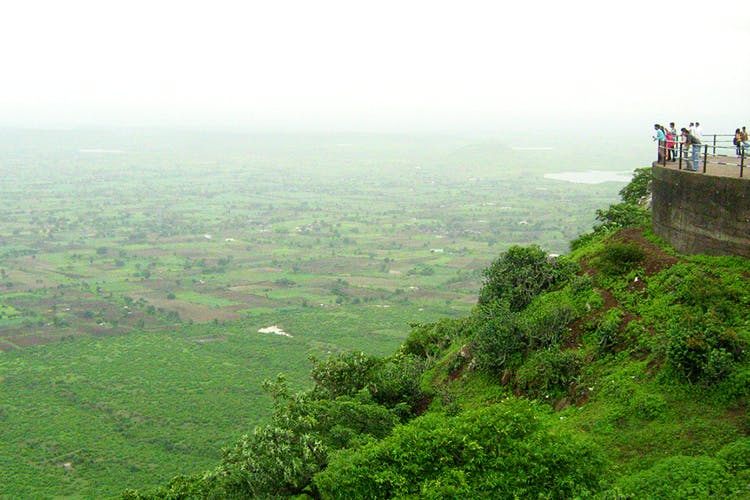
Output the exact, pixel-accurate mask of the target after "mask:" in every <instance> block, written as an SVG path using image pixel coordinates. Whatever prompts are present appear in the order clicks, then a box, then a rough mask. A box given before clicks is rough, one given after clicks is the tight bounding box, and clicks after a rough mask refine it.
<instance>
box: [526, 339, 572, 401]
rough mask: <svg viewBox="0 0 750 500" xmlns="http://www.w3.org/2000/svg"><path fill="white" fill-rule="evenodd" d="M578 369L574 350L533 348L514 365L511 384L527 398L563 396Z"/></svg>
mask: <svg viewBox="0 0 750 500" xmlns="http://www.w3.org/2000/svg"><path fill="white" fill-rule="evenodd" d="M580 370H581V360H580V356H579V354H578V352H577V351H573V350H570V349H566V350H561V349H548V350H542V351H537V352H535V353H534V354H533V355H532V356H530V357H529V358H528V359H527V360H526V361H525V362H524V364H523V366H521V368H519V369H518V372H517V373H516V378H515V383H514V385H515V388H516V390H517V391H519V392H520V393H522V394H524V395H526V396H528V397H531V398H543V399H546V398H552V399H556V398H558V397H562V396H565V395H566V394H567V393H568V390H569V389H570V387H571V385H572V384H573V382H575V380H576V378H577V377H578V375H579V373H580Z"/></svg>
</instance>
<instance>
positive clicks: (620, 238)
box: [566, 228, 680, 350]
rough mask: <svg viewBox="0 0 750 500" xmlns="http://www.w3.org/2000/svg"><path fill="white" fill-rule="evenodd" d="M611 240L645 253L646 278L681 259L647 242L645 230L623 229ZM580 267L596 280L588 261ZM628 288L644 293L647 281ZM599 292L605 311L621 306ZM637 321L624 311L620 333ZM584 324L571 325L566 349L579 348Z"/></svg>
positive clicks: (595, 272)
mask: <svg viewBox="0 0 750 500" xmlns="http://www.w3.org/2000/svg"><path fill="white" fill-rule="evenodd" d="M611 240H612V241H616V242H618V243H625V244H631V245H634V246H637V247H638V248H639V249H640V250H641V251H642V252H643V256H644V257H643V260H642V261H641V263H640V267H641V268H642V269H643V272H644V274H645V276H644V277H648V276H653V275H654V274H657V273H659V272H661V271H663V270H664V269H667V268H669V267H671V266H673V265H675V264H677V263H678V262H679V261H680V259H679V258H677V257H675V256H674V255H670V254H668V253H667V252H665V251H664V249H663V248H661V247H660V246H658V245H656V244H655V243H653V242H651V241H649V240H647V239H646V238H645V237H644V236H643V228H627V229H623V230H621V231H618V232H617V233H615V234H614V235H612V237H611ZM580 265H581V268H582V269H583V272H584V273H586V274H588V275H589V276H591V277H593V278H596V274H597V270H596V269H595V268H594V267H593V266H592V265H591V263H590V262H588V261H587V260H586V259H582V260H581V261H580ZM628 288H629V290H631V291H643V290H644V289H645V288H646V281H645V280H643V279H637V280H636V281H633V282H631V283H630V284H629V285H628ZM598 290H599V293H600V294H601V297H602V300H603V301H604V306H603V310H605V311H607V310H609V309H612V308H614V307H618V306H619V304H618V303H617V299H615V296H614V295H613V294H612V292H610V291H609V290H607V289H604V288H600V289H598ZM637 319H638V317H637V316H635V315H633V314H632V313H631V312H630V311H624V315H623V318H622V321H621V323H620V328H619V331H620V333H622V332H623V331H624V330H625V328H626V327H627V326H628V324H629V323H630V322H631V321H633V320H637ZM583 322H584V320H582V319H579V320H576V321H574V322H573V323H571V324H570V325H569V326H570V329H571V336H570V338H569V339H568V341H567V342H566V347H568V348H571V349H575V348H577V347H578V346H579V344H580V340H581V337H582V336H583V332H582V329H581V325H582V323H583ZM622 348H623V346H615V350H621V349H622Z"/></svg>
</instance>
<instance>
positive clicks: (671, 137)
mask: <svg viewBox="0 0 750 500" xmlns="http://www.w3.org/2000/svg"><path fill="white" fill-rule="evenodd" d="M664 133H665V135H666V136H667V146H666V147H667V151H666V153H667V160H669V161H676V160H675V158H676V156H675V151H674V148H675V144H677V134H676V133H675V131H674V123H670V124H669V128H668V129H665V131H664Z"/></svg>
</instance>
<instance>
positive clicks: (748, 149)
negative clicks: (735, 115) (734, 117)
mask: <svg viewBox="0 0 750 500" xmlns="http://www.w3.org/2000/svg"><path fill="white" fill-rule="evenodd" d="M743 148H744V153H745V154H748V153H750V140H748V136H747V128H746V127H742V132H740V153H742V152H743Z"/></svg>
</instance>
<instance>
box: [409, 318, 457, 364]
mask: <svg viewBox="0 0 750 500" xmlns="http://www.w3.org/2000/svg"><path fill="white" fill-rule="evenodd" d="M465 325H466V322H465V321H464V320H458V319H449V318H443V319H441V320H439V321H436V322H434V323H416V324H412V325H410V326H411V331H410V332H409V336H408V337H407V338H406V342H404V345H403V348H402V350H403V352H404V353H405V354H412V355H415V356H420V357H423V358H428V359H429V358H433V357H435V356H437V355H439V354H440V353H441V352H442V351H443V350H444V349H446V348H447V347H448V346H450V344H451V340H453V339H454V338H456V337H458V336H461V335H462V334H463V333H464V330H465Z"/></svg>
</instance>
